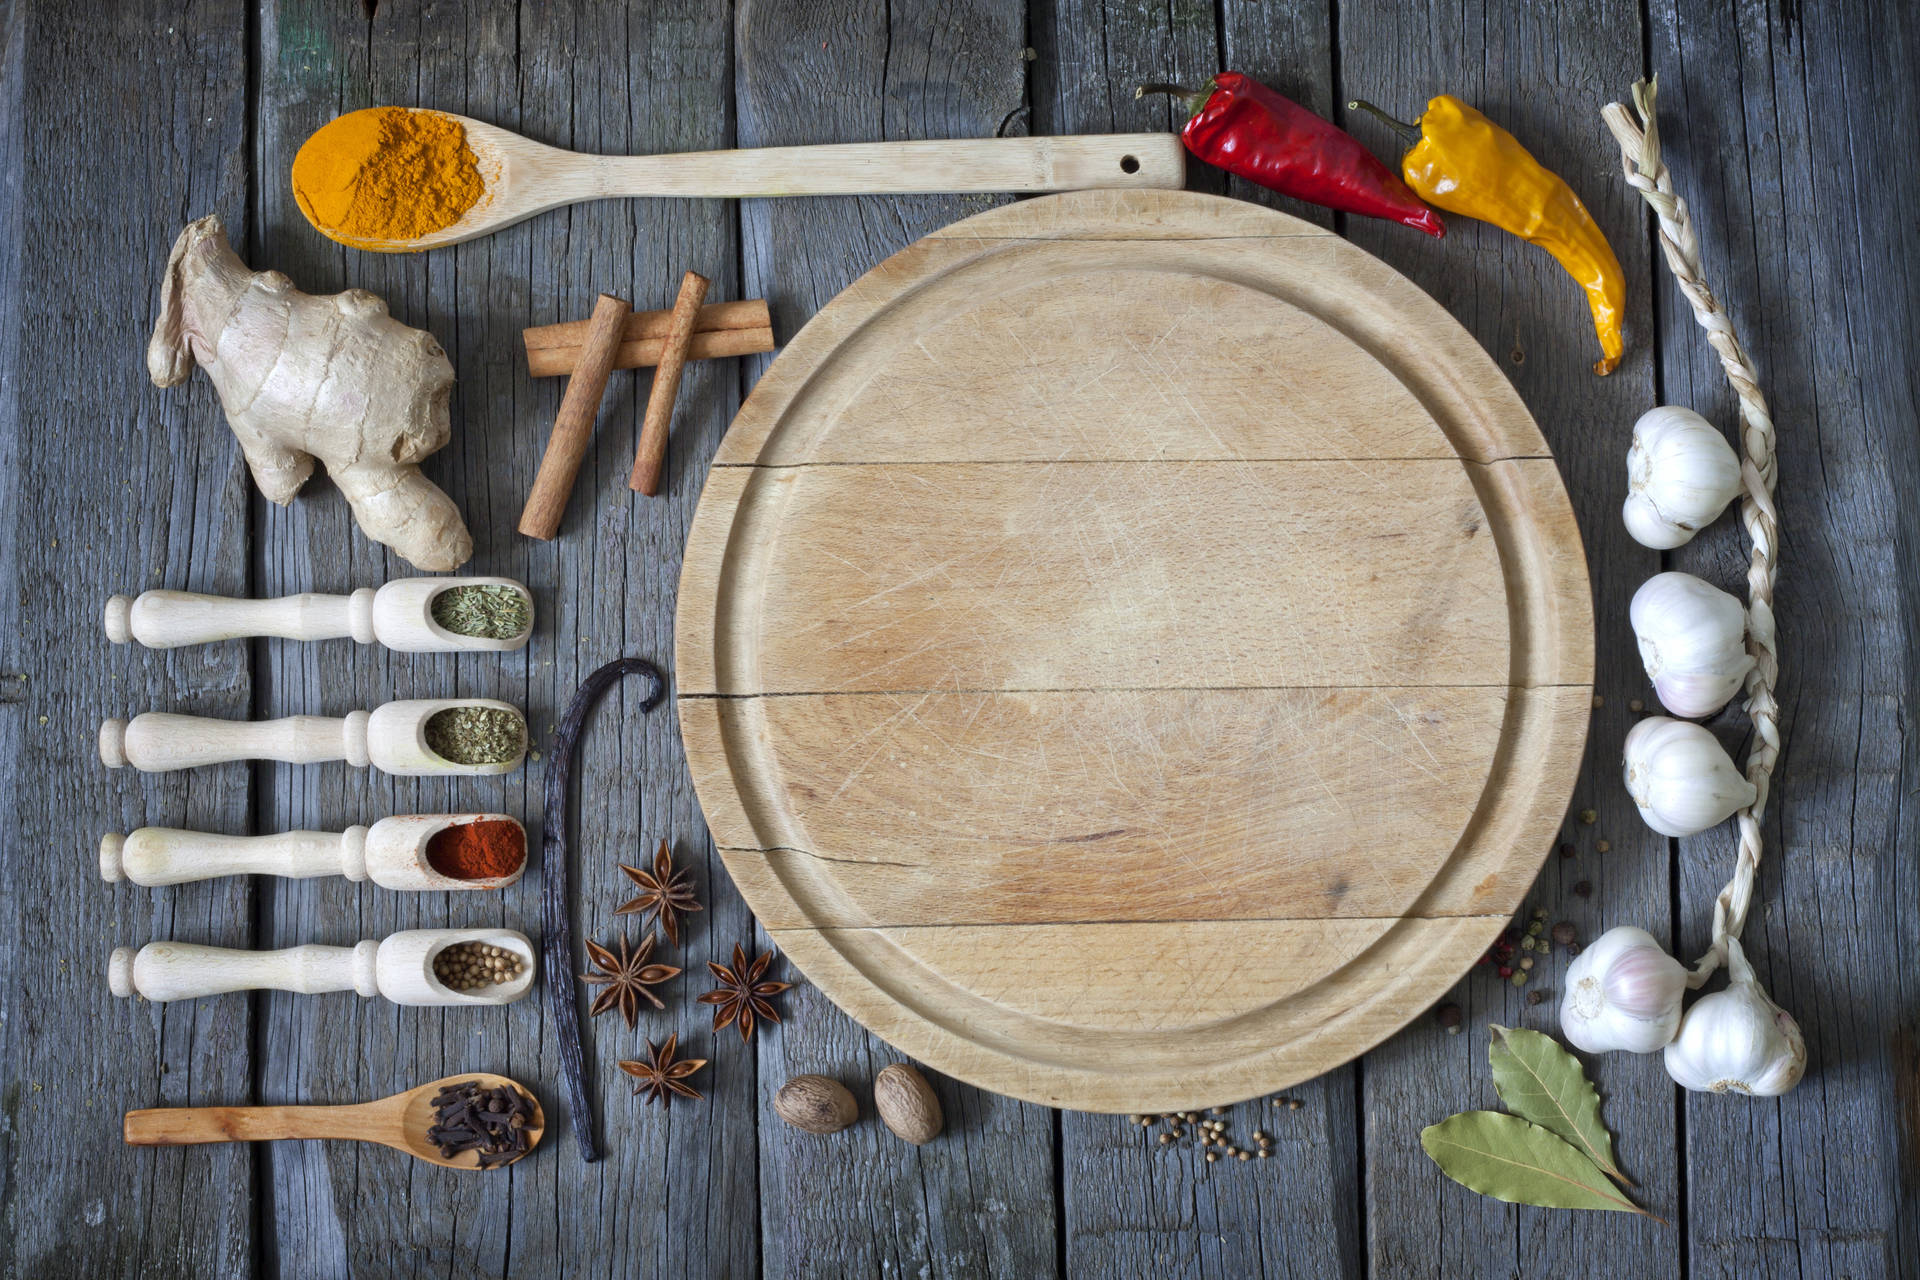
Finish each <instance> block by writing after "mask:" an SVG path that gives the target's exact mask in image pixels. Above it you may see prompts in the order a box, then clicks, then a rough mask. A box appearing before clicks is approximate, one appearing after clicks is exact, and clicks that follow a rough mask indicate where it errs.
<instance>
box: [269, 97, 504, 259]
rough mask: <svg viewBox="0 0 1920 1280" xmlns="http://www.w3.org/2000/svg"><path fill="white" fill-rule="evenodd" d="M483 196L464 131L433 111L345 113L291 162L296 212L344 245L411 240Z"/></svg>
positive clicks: (399, 109) (443, 223) (453, 219)
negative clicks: (297, 210)
mask: <svg viewBox="0 0 1920 1280" xmlns="http://www.w3.org/2000/svg"><path fill="white" fill-rule="evenodd" d="M485 193H486V182H485V181H484V180H483V179H482V178H481V176H480V166H479V164H478V162H477V161H476V160H475V159H474V155H473V149H472V148H471V147H469V146H468V145H467V131H466V129H465V128H464V127H463V126H462V125H461V124H460V122H459V121H458V120H455V119H453V118H452V117H450V116H446V115H442V114H441V113H440V112H437V111H410V110H408V109H407V108H405V107H369V108H367V109H366V110H364V111H351V112H348V113H347V114H346V115H343V116H341V117H339V118H338V119H336V120H333V121H331V122H330V123H328V124H326V125H323V126H322V127H321V128H319V129H318V130H316V131H315V132H314V134H313V136H312V137H310V138H308V139H307V140H306V143H305V144H304V145H302V146H301V148H300V151H299V154H297V155H296V156H294V158H293V198H294V199H295V200H296V201H298V202H299V205H300V212H302V213H304V214H306V215H307V221H309V222H311V223H312V224H313V225H314V226H315V228H317V229H318V230H319V231H320V232H321V233H323V234H325V235H327V236H330V237H332V238H333V239H335V240H338V241H340V242H341V243H342V244H350V245H359V246H361V247H365V248H380V247H382V246H381V245H380V244H379V243H378V242H380V241H396V240H397V241H407V240H417V239H419V238H420V237H421V236H425V235H430V234H432V233H433V232H435V231H439V230H441V229H442V228H444V227H450V226H452V225H453V224H454V223H456V222H458V221H460V218H461V216H462V215H463V214H465V213H466V211H467V210H468V209H471V208H472V207H473V206H474V204H475V203H476V202H478V201H479V199H480V197H481V196H482V195H484V194H485Z"/></svg>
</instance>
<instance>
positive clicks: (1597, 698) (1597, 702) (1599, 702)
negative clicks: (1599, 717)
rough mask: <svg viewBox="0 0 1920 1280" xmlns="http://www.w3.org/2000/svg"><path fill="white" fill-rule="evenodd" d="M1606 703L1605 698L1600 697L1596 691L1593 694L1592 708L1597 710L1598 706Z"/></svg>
mask: <svg viewBox="0 0 1920 1280" xmlns="http://www.w3.org/2000/svg"><path fill="white" fill-rule="evenodd" d="M1606 705H1607V700H1606V699H1605V698H1603V697H1601V696H1600V695H1599V694H1597V693H1596V694H1594V695H1593V709H1594V710H1595V711H1598V710H1599V709H1600V708H1602V707H1604V706H1606Z"/></svg>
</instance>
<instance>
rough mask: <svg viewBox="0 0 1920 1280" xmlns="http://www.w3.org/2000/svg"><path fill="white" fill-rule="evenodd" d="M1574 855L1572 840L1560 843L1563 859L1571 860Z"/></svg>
mask: <svg viewBox="0 0 1920 1280" xmlns="http://www.w3.org/2000/svg"><path fill="white" fill-rule="evenodd" d="M1573 854H1574V848H1573V842H1572V841H1571V840H1562V841H1561V842H1560V856H1561V857H1563V858H1571V857H1572V856H1573Z"/></svg>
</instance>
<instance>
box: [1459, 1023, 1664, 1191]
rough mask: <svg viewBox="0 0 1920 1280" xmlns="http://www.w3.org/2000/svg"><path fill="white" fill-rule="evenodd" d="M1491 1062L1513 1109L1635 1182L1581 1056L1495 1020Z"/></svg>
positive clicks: (1612, 1174) (1627, 1183) (1548, 1038)
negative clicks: (1616, 1158)
mask: <svg viewBox="0 0 1920 1280" xmlns="http://www.w3.org/2000/svg"><path fill="white" fill-rule="evenodd" d="M1487 1061H1488V1062H1489V1063H1490V1064H1491V1065H1492V1067H1493V1087H1494V1088H1495V1089H1496V1090H1498V1091H1499V1094H1500V1101H1502V1102H1504V1103H1506V1104H1507V1110H1509V1111H1511V1112H1513V1113H1514V1114H1515V1115H1517V1116H1520V1117H1521V1118H1522V1119H1526V1120H1531V1121H1533V1122H1534V1123H1535V1124H1537V1125H1539V1126H1541V1127H1542V1128H1545V1129H1551V1130H1552V1131H1553V1132H1554V1133H1556V1134H1558V1135H1560V1136H1561V1137H1562V1138H1565V1139H1566V1140H1567V1141H1568V1142H1571V1143H1572V1144H1573V1145H1574V1146H1576V1147H1578V1148H1580V1149H1581V1150H1582V1151H1584V1152H1586V1153H1587V1155H1588V1156H1589V1157H1590V1158H1591V1159H1592V1160H1593V1162H1594V1163H1595V1164H1597V1165H1599V1166H1600V1169H1601V1172H1603V1173H1605V1174H1606V1175H1607V1176H1608V1177H1610V1178H1612V1179H1613V1180H1614V1181H1616V1182H1618V1183H1620V1184H1621V1185H1623V1186H1628V1187H1630V1186H1632V1185H1633V1183H1632V1182H1630V1181H1629V1180H1628V1179H1627V1177H1626V1175H1625V1174H1623V1173H1621V1172H1620V1170H1619V1167H1618V1166H1616V1165H1615V1164H1614V1162H1613V1135H1612V1134H1610V1133H1608V1132H1607V1126H1606V1125H1604V1124H1602V1123H1601V1122H1600V1094H1599V1091H1598V1090H1596V1089H1595V1088H1594V1087H1593V1081H1591V1080H1589V1079H1587V1073H1586V1071H1585V1070H1583V1069H1582V1068H1581V1066H1580V1059H1578V1058H1576V1057H1574V1056H1573V1055H1572V1054H1571V1053H1568V1052H1567V1051H1566V1050H1565V1049H1562V1048H1561V1047H1560V1046H1559V1045H1558V1044H1557V1043H1555V1042H1554V1039H1553V1037H1552V1036H1546V1035H1542V1034H1540V1033H1539V1032H1538V1031H1526V1030H1516V1029H1515V1028H1513V1027H1503V1026H1500V1025H1499V1024H1498V1023H1495V1024H1494V1025H1493V1037H1492V1039H1490V1040H1489V1041H1488V1042H1487Z"/></svg>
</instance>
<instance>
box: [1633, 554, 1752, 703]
mask: <svg viewBox="0 0 1920 1280" xmlns="http://www.w3.org/2000/svg"><path fill="white" fill-rule="evenodd" d="M1627 616H1628V619H1629V621H1630V622H1631V623H1632V625H1633V634H1634V637H1635V639H1636V640H1638V641H1639V644H1640V661H1641V664H1642V665H1643V666H1645V667H1646V670H1647V678H1648V679H1650V680H1651V681H1653V691H1654V694H1655V695H1656V696H1657V697H1658V698H1659V699H1660V705H1661V706H1663V707H1665V708H1666V709H1667V710H1669V711H1671V712H1673V713H1674V714H1675V715H1677V716H1681V717H1684V718H1687V719H1697V718H1699V717H1701V716H1710V715H1712V714H1713V713H1714V712H1716V711H1718V710H1720V708H1722V707H1724V706H1726V705H1727V701H1728V699H1730V698H1732V697H1733V695H1734V694H1736V693H1738V692H1739V691H1740V686H1741V685H1742V684H1744V683H1745V682H1746V678H1747V673H1748V672H1749V671H1751V670H1753V655H1751V654H1749V653H1748V652H1747V651H1746V634H1747V611H1746V607H1745V606H1744V605H1742V604H1741V603H1740V601H1739V600H1737V599H1735V598H1734V597H1733V596H1730V595H1728V594H1727V593H1726V592H1724V591H1722V590H1720V588H1718V587H1716V586H1713V585H1712V584H1711V583H1707V582H1702V581H1701V580H1700V579H1699V578H1696V577H1694V576H1693V575H1692V574H1690V573H1656V574H1655V575H1653V577H1651V578H1648V579H1647V580H1646V581H1645V582H1643V583H1641V584H1640V589H1639V590H1638V591H1636V592H1634V593H1633V603H1632V605H1631V606H1630V607H1629V608H1628V611H1627Z"/></svg>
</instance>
